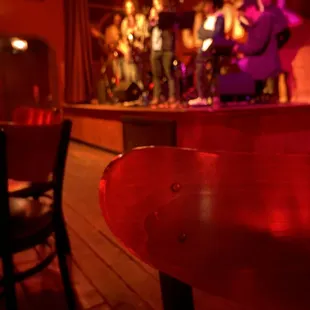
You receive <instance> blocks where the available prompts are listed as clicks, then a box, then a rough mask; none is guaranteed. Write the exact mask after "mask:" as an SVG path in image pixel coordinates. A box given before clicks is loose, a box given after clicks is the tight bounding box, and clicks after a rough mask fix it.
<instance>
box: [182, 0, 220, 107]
mask: <svg viewBox="0 0 310 310" xmlns="http://www.w3.org/2000/svg"><path fill="white" fill-rule="evenodd" d="M203 4H204V5H203V12H204V14H205V20H204V22H203V24H202V25H201V27H200V29H199V31H198V37H199V39H200V40H201V42H202V44H201V47H200V48H199V50H198V54H197V58H196V88H197V92H198V97H197V98H196V99H193V100H190V101H189V102H188V104H189V105H190V106H197V105H198V106H205V105H209V104H212V100H210V99H212V94H211V91H212V89H211V88H212V80H213V77H212V76H211V78H210V79H208V80H207V76H208V73H209V75H210V72H208V70H207V64H208V63H211V64H210V66H212V61H213V59H214V56H213V55H212V53H211V49H210V48H211V45H212V42H213V40H216V39H217V38H225V21H224V16H223V14H222V12H221V11H220V9H221V8H222V6H223V1H220V0H204V1H203ZM211 70H212V67H211ZM211 70H209V71H211ZM211 75H212V73H211Z"/></svg>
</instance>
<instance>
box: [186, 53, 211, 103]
mask: <svg viewBox="0 0 310 310" xmlns="http://www.w3.org/2000/svg"><path fill="white" fill-rule="evenodd" d="M205 61H206V60H205V57H204V56H203V55H202V54H201V53H198V55H197V58H196V88H197V93H198V98H196V99H193V100H190V101H189V102H188V103H189V105H201V104H203V105H204V104H207V100H206V94H205V93H206V89H205V83H206V62H205Z"/></svg>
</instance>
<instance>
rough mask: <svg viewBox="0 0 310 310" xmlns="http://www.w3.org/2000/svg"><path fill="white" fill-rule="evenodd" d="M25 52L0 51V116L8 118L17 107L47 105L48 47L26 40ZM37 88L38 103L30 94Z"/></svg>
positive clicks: (3, 118)
mask: <svg viewBox="0 0 310 310" xmlns="http://www.w3.org/2000/svg"><path fill="white" fill-rule="evenodd" d="M28 44H29V48H28V50H27V51H25V52H18V53H13V52H12V50H10V49H9V48H8V49H6V50H2V51H1V52H0V79H1V82H0V84H1V90H0V94H1V98H0V113H1V115H0V117H1V119H2V120H9V119H11V115H12V112H13V110H14V109H15V108H16V107H18V106H25V105H28V106H36V105H37V106H40V107H44V106H47V105H48V96H49V94H50V82H49V60H48V53H49V50H48V47H47V46H46V45H45V44H44V43H43V42H41V41H37V40H29V41H28ZM34 87H37V88H38V89H39V102H36V99H35V97H34Z"/></svg>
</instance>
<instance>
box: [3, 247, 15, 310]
mask: <svg viewBox="0 0 310 310" xmlns="http://www.w3.org/2000/svg"><path fill="white" fill-rule="evenodd" d="M2 262H3V288H4V294H5V305H6V309H7V310H17V299H16V291H15V281H14V264H13V257H12V254H11V253H3V256H2Z"/></svg>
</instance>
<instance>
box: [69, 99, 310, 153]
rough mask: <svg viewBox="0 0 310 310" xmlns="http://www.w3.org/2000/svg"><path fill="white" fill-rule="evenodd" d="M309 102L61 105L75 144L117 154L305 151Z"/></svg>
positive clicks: (308, 146)
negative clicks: (143, 149)
mask: <svg viewBox="0 0 310 310" xmlns="http://www.w3.org/2000/svg"><path fill="white" fill-rule="evenodd" d="M308 113H310V104H295V103H289V104H255V105H249V104H234V105H232V104H230V105H228V106H225V107H223V106H220V105H215V106H212V107H203V108H197V107H195V108H194V107H190V108H187V107H185V106H174V107H158V108H152V107H122V106H118V105H94V104H75V105H73V104H72V105H70V104H65V105H64V116H65V118H68V119H71V120H72V122H73V132H72V138H73V139H74V140H77V141H80V142H83V143H86V144H89V145H92V146H96V147H99V148H102V149H104V150H107V151H110V152H113V153H121V152H123V151H126V150H129V149H131V148H132V147H136V146H143V145H168V146H178V147H187V148H195V149H199V150H203V151H207V152H222V151H234V152H259V153H309V151H310V122H309V114H308Z"/></svg>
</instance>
